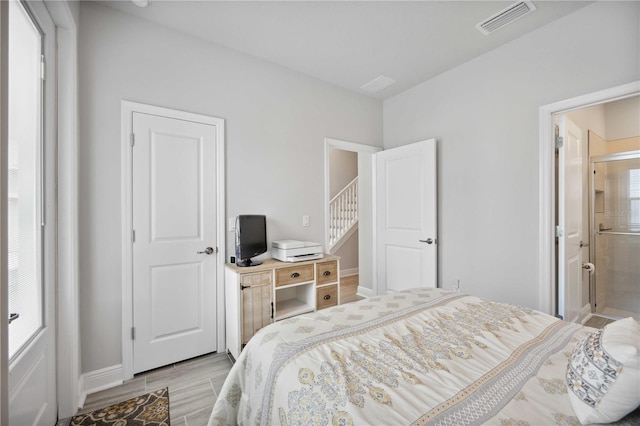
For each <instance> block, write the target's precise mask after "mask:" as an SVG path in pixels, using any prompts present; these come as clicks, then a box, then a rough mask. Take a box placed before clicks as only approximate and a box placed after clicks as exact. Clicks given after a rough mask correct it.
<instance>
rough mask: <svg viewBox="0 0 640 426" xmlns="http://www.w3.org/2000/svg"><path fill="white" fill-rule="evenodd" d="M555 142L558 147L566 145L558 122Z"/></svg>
mask: <svg viewBox="0 0 640 426" xmlns="http://www.w3.org/2000/svg"><path fill="white" fill-rule="evenodd" d="M555 142H556V148H562V147H563V146H564V140H563V139H562V136H560V126H558V125H557V124H556V127H555Z"/></svg>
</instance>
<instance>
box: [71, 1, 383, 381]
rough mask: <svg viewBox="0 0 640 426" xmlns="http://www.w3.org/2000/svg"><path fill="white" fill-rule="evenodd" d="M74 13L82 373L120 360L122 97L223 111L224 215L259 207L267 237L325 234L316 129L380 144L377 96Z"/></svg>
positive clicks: (93, 13)
mask: <svg viewBox="0 0 640 426" xmlns="http://www.w3.org/2000/svg"><path fill="white" fill-rule="evenodd" d="M80 15H81V17H80V18H81V19H80V37H79V70H80V86H79V91H80V136H81V139H80V176H79V180H80V188H79V198H80V206H79V210H80V225H79V227H80V229H79V233H80V262H79V263H80V292H81V293H80V301H81V302H80V305H81V313H80V316H81V340H82V352H81V355H82V371H83V372H90V371H95V370H98V369H101V368H105V367H110V366H114V365H117V364H119V363H120V362H121V352H122V350H121V316H122V313H121V298H122V295H121V280H120V274H121V259H120V258H121V242H120V232H121V224H120V208H121V203H120V173H121V170H120V144H121V142H120V101H121V100H122V99H126V100H131V101H135V102H142V103H148V104H152V105H158V106H163V107H169V108H175V109H179V110H185V111H191V112H196V113H201V114H207V115H212V116H216V117H221V118H224V119H225V120H226V131H227V134H226V148H227V154H226V164H227V216H228V217H235V216H236V215H238V214H250V213H255V214H266V215H267V221H268V229H267V232H268V238H269V240H270V241H271V240H277V239H287V238H292V239H301V240H310V241H324V232H323V227H324V207H323V197H322V194H323V188H324V176H323V173H324V170H323V152H324V151H323V150H324V145H323V143H324V138H325V137H332V138H339V139H343V140H351V141H357V142H360V143H363V144H372V145H378V146H381V135H382V105H381V102H380V101H377V100H373V99H369V98H366V97H364V96H361V95H358V94H353V93H350V92H347V91H345V90H343V89H340V88H337V87H335V86H331V85H329V84H326V83H323V82H320V81H318V80H315V79H312V78H309V77H306V76H304V75H302V74H299V73H295V72H292V71H289V70H287V69H285V68H282V67H278V66H275V65H272V64H270V63H267V62H264V61H260V60H257V59H254V58H250V57H248V56H245V55H242V54H239V53H236V52H233V51H231V50H227V49H224V48H222V47H218V46H215V45H212V44H210V43H206V42H204V41H200V40H198V39H195V38H192V37H189V36H186V35H182V34H180V33H177V32H174V31H172V30H169V29H165V28H162V27H159V26H157V25H154V24H151V23H148V22H146V21H142V20H138V19H135V18H131V17H129V16H126V15H124V14H121V13H119V12H115V11H113V10H111V9H109V8H106V7H103V6H101V5H97V4H92V3H91V2H83V3H82V4H81V8H80ZM302 215H309V216H310V218H311V226H310V227H308V228H303V227H302ZM232 237H233V234H227V239H228V241H227V254H228V255H229V254H230V253H232V251H233V238H232ZM228 255H227V258H228Z"/></svg>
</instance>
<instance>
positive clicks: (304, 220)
mask: <svg viewBox="0 0 640 426" xmlns="http://www.w3.org/2000/svg"><path fill="white" fill-rule="evenodd" d="M302 226H309V216H306V215H305V216H302Z"/></svg>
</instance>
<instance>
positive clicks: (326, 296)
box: [323, 294, 331, 300]
mask: <svg viewBox="0 0 640 426" xmlns="http://www.w3.org/2000/svg"><path fill="white" fill-rule="evenodd" d="M323 299H324V300H329V299H331V295H330V294H325V295H324V297H323Z"/></svg>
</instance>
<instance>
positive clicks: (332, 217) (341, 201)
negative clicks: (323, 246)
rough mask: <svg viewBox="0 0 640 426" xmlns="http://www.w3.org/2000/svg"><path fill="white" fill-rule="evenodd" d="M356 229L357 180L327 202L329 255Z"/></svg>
mask: <svg viewBox="0 0 640 426" xmlns="http://www.w3.org/2000/svg"><path fill="white" fill-rule="evenodd" d="M356 229H358V178H357V177H356V178H355V179H354V180H352V181H351V182H350V183H349V184H348V185H347V186H345V187H344V189H342V191H340V192H339V193H338V194H337V195H336V196H335V197H333V198H332V199H331V201H329V253H335V250H337V249H338V248H340V246H342V244H344V242H345V241H346V240H347V239H348V238H349V237H350V236H351V234H353V233H354V232H355V231H356Z"/></svg>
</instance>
